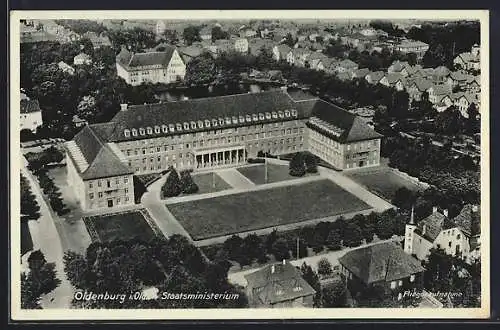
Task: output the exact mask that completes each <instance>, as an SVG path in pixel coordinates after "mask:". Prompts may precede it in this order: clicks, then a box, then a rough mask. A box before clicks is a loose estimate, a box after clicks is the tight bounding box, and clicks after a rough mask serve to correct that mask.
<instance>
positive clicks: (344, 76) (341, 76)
mask: <svg viewBox="0 0 500 330" xmlns="http://www.w3.org/2000/svg"><path fill="white" fill-rule="evenodd" d="M335 76H336V77H337V78H338V79H339V80H342V81H346V80H351V79H352V75H351V72H350V71H345V72H338V71H336V72H335Z"/></svg>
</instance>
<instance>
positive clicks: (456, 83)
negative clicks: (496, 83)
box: [446, 71, 474, 88]
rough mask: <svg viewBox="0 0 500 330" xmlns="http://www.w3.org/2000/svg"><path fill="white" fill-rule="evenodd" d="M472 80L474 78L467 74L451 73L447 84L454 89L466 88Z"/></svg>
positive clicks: (460, 72) (462, 72)
mask: <svg viewBox="0 0 500 330" xmlns="http://www.w3.org/2000/svg"><path fill="white" fill-rule="evenodd" d="M471 78H474V77H473V76H471V75H469V74H467V73H465V72H464V71H451V72H450V75H449V76H448V77H447V78H446V83H447V84H448V85H450V86H451V87H452V88H454V87H461V88H464V87H465V86H466V85H467V82H468V81H470V80H471Z"/></svg>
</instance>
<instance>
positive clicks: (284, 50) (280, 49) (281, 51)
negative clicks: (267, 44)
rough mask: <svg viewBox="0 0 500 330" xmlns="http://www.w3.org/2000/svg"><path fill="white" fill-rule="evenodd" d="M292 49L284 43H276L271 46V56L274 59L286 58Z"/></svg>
mask: <svg viewBox="0 0 500 330" xmlns="http://www.w3.org/2000/svg"><path fill="white" fill-rule="evenodd" d="M291 50H292V49H291V48H290V47H289V46H288V45H285V44H280V45H276V46H274V47H273V58H274V60H275V61H281V60H286V57H287V55H288V53H289V52H290V51H291Z"/></svg>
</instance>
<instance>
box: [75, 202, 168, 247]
mask: <svg viewBox="0 0 500 330" xmlns="http://www.w3.org/2000/svg"><path fill="white" fill-rule="evenodd" d="M83 221H84V222H85V226H86V227H87V230H88V232H89V234H90V237H91V239H92V241H93V242H111V241H114V240H130V239H140V240H144V241H149V240H151V239H152V238H154V237H156V236H160V235H162V234H161V231H160V230H159V229H158V227H157V226H156V224H155V223H154V221H153V220H152V219H151V217H150V216H149V214H148V212H147V211H146V210H145V209H139V210H133V211H126V212H119V213H110V214H100V215H94V216H86V217H84V218H83Z"/></svg>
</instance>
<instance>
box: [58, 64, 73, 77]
mask: <svg viewBox="0 0 500 330" xmlns="http://www.w3.org/2000/svg"><path fill="white" fill-rule="evenodd" d="M57 67H58V68H59V69H60V70H61V71H62V72H65V73H68V74H70V75H74V74H75V68H73V67H72V66H71V65H69V64H67V63H65V62H63V61H60V62H59V63H57Z"/></svg>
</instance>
